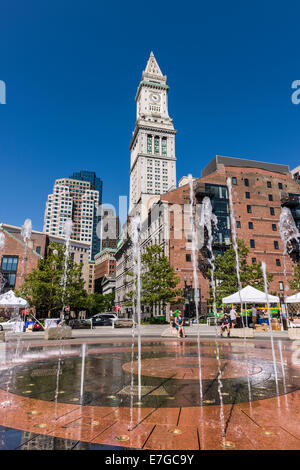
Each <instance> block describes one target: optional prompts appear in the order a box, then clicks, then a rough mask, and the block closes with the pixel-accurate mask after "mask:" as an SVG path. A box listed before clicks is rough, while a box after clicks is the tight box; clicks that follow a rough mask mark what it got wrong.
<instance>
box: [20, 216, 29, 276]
mask: <svg viewBox="0 0 300 470" xmlns="http://www.w3.org/2000/svg"><path fill="white" fill-rule="evenodd" d="M31 232H32V223H31V220H30V219H26V220H25V222H24V224H23V225H22V228H21V236H22V238H23V240H24V243H25V249H24V257H23V269H22V272H21V277H23V276H24V274H25V272H26V266H27V252H28V241H29V240H30V239H31Z"/></svg>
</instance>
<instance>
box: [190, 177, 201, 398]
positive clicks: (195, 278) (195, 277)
mask: <svg viewBox="0 0 300 470" xmlns="http://www.w3.org/2000/svg"><path fill="white" fill-rule="evenodd" d="M188 179H189V186H190V223H191V229H192V262H193V281H194V302H195V308H196V322H197V348H198V367H199V387H200V405H201V406H202V402H203V392H202V366H201V342H200V323H199V301H200V299H199V280H198V275H197V259H196V243H197V234H196V228H195V219H194V214H193V206H194V189H193V177H192V175H188Z"/></svg>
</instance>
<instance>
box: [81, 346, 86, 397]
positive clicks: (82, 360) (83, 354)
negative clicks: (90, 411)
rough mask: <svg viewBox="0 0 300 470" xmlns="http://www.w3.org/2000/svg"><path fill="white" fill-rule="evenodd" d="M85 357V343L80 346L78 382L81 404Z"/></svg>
mask: <svg viewBox="0 0 300 470" xmlns="http://www.w3.org/2000/svg"><path fill="white" fill-rule="evenodd" d="M85 357H86V343H83V344H82V346H81V380H80V403H81V404H82V400H83V385H84V369H85Z"/></svg>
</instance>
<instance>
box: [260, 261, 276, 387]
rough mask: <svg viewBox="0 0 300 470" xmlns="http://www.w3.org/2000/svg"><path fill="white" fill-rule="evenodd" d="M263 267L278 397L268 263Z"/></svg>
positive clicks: (263, 263)
mask: <svg viewBox="0 0 300 470" xmlns="http://www.w3.org/2000/svg"><path fill="white" fill-rule="evenodd" d="M261 267H262V272H263V276H264V286H265V294H266V298H267V308H268V318H269V324H270V333H271V346H272V357H273V365H274V375H275V382H276V394H277V396H278V395H279V390H278V376H277V366H276V355H275V348H274V338H273V330H272V322H271V314H270V302H269V295H268V281H267V269H266V263H265V262H264V261H262V263H261Z"/></svg>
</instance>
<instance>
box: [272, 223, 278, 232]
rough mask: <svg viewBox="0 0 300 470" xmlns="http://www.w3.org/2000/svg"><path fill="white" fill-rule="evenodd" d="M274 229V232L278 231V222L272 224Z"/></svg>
mask: <svg viewBox="0 0 300 470" xmlns="http://www.w3.org/2000/svg"><path fill="white" fill-rule="evenodd" d="M272 230H273V232H276V230H277V225H276V224H272Z"/></svg>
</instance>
